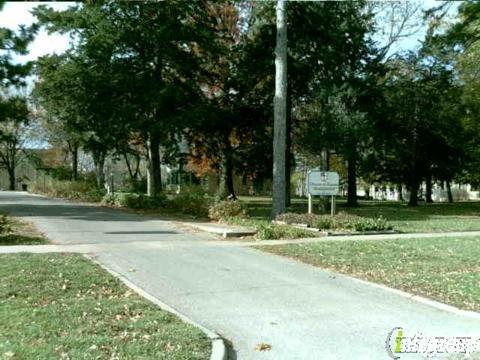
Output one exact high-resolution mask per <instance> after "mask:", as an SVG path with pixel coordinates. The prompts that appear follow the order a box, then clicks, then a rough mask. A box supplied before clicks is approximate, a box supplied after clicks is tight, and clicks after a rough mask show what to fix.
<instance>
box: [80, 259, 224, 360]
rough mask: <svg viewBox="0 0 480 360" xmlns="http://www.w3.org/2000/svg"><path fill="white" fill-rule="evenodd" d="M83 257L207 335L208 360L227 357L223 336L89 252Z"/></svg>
mask: <svg viewBox="0 0 480 360" xmlns="http://www.w3.org/2000/svg"><path fill="white" fill-rule="evenodd" d="M82 255H83V256H84V257H85V258H87V259H88V260H90V261H91V262H93V263H95V264H97V265H98V266H100V267H101V268H102V269H104V270H105V271H107V272H108V273H109V274H111V275H113V276H114V277H116V278H117V279H119V280H120V281H121V282H123V283H124V284H125V285H126V286H127V287H129V288H130V289H132V290H133V291H135V292H136V293H137V294H139V295H140V296H142V297H143V298H145V299H147V300H148V301H150V302H152V303H153V304H155V305H157V306H158V307H159V308H160V309H162V310H164V311H168V312H169V313H171V314H173V315H175V316H177V317H179V318H180V319H181V320H183V321H184V322H186V323H188V324H190V325H193V326H195V327H196V328H198V329H200V330H201V331H202V332H203V333H204V334H205V335H207V337H208V338H209V339H210V341H211V343H212V350H211V354H210V360H226V359H227V347H226V345H225V341H224V340H223V338H222V337H221V336H220V335H218V334H217V333H215V332H214V331H212V330H210V329H207V328H206V327H205V326H203V325H201V324H199V323H197V322H195V321H194V320H192V319H190V318H189V317H187V316H186V315H184V314H182V313H180V312H178V311H177V310H175V309H174V308H172V307H171V306H170V305H168V304H166V303H164V302H163V301H161V300H160V299H158V298H157V297H155V296H153V295H152V294H150V293H148V292H147V291H145V290H144V289H142V288H141V287H139V286H137V285H135V284H134V283H133V282H132V281H130V280H128V279H127V278H126V277H125V276H123V275H122V274H120V273H118V272H116V271H115V270H112V269H110V268H108V267H107V266H105V265H104V264H102V263H101V262H99V261H98V260H97V259H96V258H95V256H94V255H91V254H82Z"/></svg>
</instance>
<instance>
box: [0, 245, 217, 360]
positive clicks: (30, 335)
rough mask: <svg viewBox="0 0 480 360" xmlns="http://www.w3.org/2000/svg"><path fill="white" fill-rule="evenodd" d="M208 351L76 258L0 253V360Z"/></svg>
mask: <svg viewBox="0 0 480 360" xmlns="http://www.w3.org/2000/svg"><path fill="white" fill-rule="evenodd" d="M210 347H211V345H210V341H209V339H208V338H207V337H206V336H205V335H204V334H203V333H202V332H201V331H200V330H198V329H197V328H195V327H193V326H191V325H188V324H185V323H184V322H182V321H181V320H179V319H178V318H177V317H175V316H173V315H171V314H170V313H167V312H165V311H162V310H160V309H159V308H158V307H156V306H154V305H153V304H151V303H149V302H148V301H146V300H144V299H143V298H141V297H140V296H138V295H137V294H135V293H134V292H132V291H131V290H129V289H128V288H127V287H126V286H124V285H123V284H122V283H121V282H120V281H118V280H117V279H115V278H114V277H113V276H111V275H110V274H108V273H106V272H105V271H104V270H103V269H101V268H100V267H99V266H97V265H95V264H93V263H91V262H90V261H88V260H87V259H85V258H83V257H82V256H80V255H67V254H46V255H45V254H43V255H32V254H18V255H17V254H16V255H0V358H2V359H4V358H5V359H9V358H11V359H86V358H88V359H208V358H209V356H210V350H211V349H210Z"/></svg>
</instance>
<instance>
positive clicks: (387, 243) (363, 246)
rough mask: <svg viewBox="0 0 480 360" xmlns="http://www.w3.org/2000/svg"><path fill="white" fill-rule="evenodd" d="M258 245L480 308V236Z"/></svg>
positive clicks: (350, 273) (472, 308)
mask: <svg viewBox="0 0 480 360" xmlns="http://www.w3.org/2000/svg"><path fill="white" fill-rule="evenodd" d="M258 249H260V250H263V251H268V252H271V253H275V254H278V255H283V256H287V257H290V258H294V259H297V260H300V261H303V262H306V263H309V264H312V265H315V266H319V267H322V268H326V269H330V270H333V271H335V272H340V273H343V274H347V275H351V276H354V277H357V278H360V279H365V280H368V281H373V282H377V283H381V284H385V285H387V286H389V287H393V288H397V289H401V290H404V291H407V292H409V293H414V294H418V295H422V296H425V297H429V298H433V299H436V300H439V301H441V302H444V303H448V304H451V305H454V306H457V307H460V308H463V309H466V310H474V311H480V262H479V261H478V259H480V237H465V238H460V237H452V238H430V239H408V240H403V239H402V240H371V241H338V240H336V241H335V240H332V241H328V242H326V241H325V242H318V243H310V244H293V245H275V246H262V247H258Z"/></svg>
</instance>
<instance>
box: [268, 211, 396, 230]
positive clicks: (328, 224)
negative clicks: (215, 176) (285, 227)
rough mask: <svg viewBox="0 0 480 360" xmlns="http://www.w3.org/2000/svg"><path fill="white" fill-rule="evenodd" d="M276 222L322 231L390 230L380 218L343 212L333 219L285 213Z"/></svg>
mask: <svg viewBox="0 0 480 360" xmlns="http://www.w3.org/2000/svg"><path fill="white" fill-rule="evenodd" d="M277 220H279V221H284V222H286V223H288V224H294V223H299V224H307V225H308V226H309V227H312V228H318V229H322V230H353V231H382V230H389V229H392V226H391V225H390V224H388V222H387V220H386V219H385V218H383V217H381V216H380V217H378V218H366V217H361V216H357V215H352V214H347V213H343V212H340V213H338V214H336V215H335V216H333V217H332V216H330V215H315V214H293V213H286V214H282V215H279V216H278V217H277Z"/></svg>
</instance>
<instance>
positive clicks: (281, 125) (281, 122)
mask: <svg viewBox="0 0 480 360" xmlns="http://www.w3.org/2000/svg"><path fill="white" fill-rule="evenodd" d="M276 14H277V43H276V47H275V98H274V120H273V128H274V130H273V206H272V216H273V217H274V218H275V217H276V216H277V215H279V214H282V213H284V212H285V208H286V200H285V198H286V192H285V154H286V145H287V144H286V131H287V14H286V2H285V0H277V7H276Z"/></svg>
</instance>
